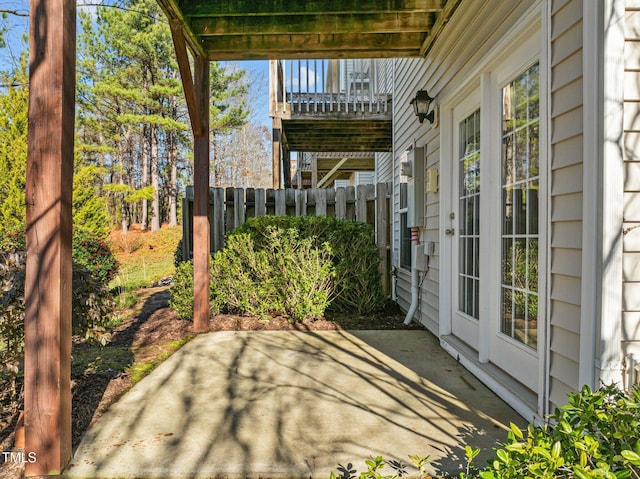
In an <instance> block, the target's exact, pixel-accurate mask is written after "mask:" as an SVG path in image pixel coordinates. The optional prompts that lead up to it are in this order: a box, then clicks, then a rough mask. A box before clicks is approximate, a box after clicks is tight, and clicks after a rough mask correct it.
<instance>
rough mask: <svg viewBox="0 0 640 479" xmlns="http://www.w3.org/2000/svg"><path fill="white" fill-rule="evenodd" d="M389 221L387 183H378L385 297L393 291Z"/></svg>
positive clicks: (378, 239) (378, 232) (378, 237)
mask: <svg viewBox="0 0 640 479" xmlns="http://www.w3.org/2000/svg"><path fill="white" fill-rule="evenodd" d="M388 222H389V212H388V211H387V184H386V183H378V184H377V185H376V244H377V246H378V252H379V254H380V267H379V271H380V277H381V279H382V291H383V292H384V295H385V298H386V297H387V296H389V294H390V292H391V287H390V281H389V275H388V270H389V264H388V263H389V261H388V257H387V229H388Z"/></svg>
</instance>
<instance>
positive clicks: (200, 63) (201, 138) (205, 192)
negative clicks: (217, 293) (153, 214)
mask: <svg viewBox="0 0 640 479" xmlns="http://www.w3.org/2000/svg"><path fill="white" fill-rule="evenodd" d="M194 83H195V92H196V103H197V107H198V110H199V113H200V120H201V122H202V124H201V126H200V131H199V132H198V134H196V133H195V132H194V145H193V156H194V165H193V171H194V174H193V176H194V178H193V189H194V191H193V287H194V299H193V329H194V331H196V332H199V331H206V330H208V329H209V281H210V277H209V254H210V253H209V251H210V244H209V243H210V241H211V240H210V236H209V230H210V227H211V226H210V224H209V213H208V211H209V88H210V79H209V60H208V59H207V58H203V57H197V58H196V59H195V62H194Z"/></svg>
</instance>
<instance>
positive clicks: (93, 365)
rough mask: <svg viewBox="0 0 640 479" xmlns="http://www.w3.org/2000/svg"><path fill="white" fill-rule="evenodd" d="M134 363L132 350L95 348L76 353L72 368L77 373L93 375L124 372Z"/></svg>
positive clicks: (113, 347) (115, 347)
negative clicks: (106, 372) (103, 372)
mask: <svg viewBox="0 0 640 479" xmlns="http://www.w3.org/2000/svg"><path fill="white" fill-rule="evenodd" d="M132 362H133V353H132V351H131V348H128V347H122V346H106V347H103V348H101V347H98V346H95V347H89V348H84V349H82V350H80V351H77V352H75V353H74V355H73V358H72V360H71V367H72V368H73V370H74V371H75V372H78V373H84V374H91V373H98V372H101V371H124V370H126V369H127V368H128V367H129V366H130V365H131V363H132Z"/></svg>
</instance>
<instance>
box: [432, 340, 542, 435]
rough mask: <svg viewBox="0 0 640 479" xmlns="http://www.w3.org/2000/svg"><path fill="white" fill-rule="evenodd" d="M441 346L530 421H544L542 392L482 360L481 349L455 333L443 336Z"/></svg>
mask: <svg viewBox="0 0 640 479" xmlns="http://www.w3.org/2000/svg"><path fill="white" fill-rule="evenodd" d="M440 345H441V346H442V348H443V349H444V350H445V351H447V352H448V353H449V354H451V356H453V357H454V358H456V360H457V361H458V362H459V363H460V364H462V365H463V366H464V367H465V368H466V369H468V370H469V371H470V372H471V373H472V374H473V375H474V376H475V377H477V378H478V379H479V380H480V381H482V382H483V383H484V384H485V385H486V386H487V387H488V388H489V389H491V390H492V391H493V392H494V393H496V394H497V395H498V396H499V397H500V398H502V400H503V401H505V402H506V403H507V404H508V405H509V406H511V407H512V408H513V409H514V410H515V411H516V412H517V413H518V414H520V415H521V416H522V417H523V418H525V419H526V420H527V421H529V422H531V423H534V424H540V423H542V422H544V418H542V417H541V416H540V414H538V412H537V410H538V395H537V394H536V393H535V392H534V391H532V390H531V389H529V388H527V387H526V386H524V385H523V384H522V383H520V382H519V381H517V380H516V379H515V378H514V377H512V376H510V375H509V374H507V373H505V372H504V371H503V370H502V369H500V368H499V367H497V366H496V365H495V364H492V363H481V362H480V361H478V352H477V351H476V350H475V349H473V348H472V347H471V346H469V345H468V344H466V343H465V342H464V341H462V340H460V339H458V338H457V337H455V336H453V335H445V336H440Z"/></svg>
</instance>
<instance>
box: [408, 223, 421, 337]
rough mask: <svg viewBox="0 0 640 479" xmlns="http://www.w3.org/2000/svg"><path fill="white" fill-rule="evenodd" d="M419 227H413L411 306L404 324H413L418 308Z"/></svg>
mask: <svg viewBox="0 0 640 479" xmlns="http://www.w3.org/2000/svg"><path fill="white" fill-rule="evenodd" d="M418 234H419V233H418V228H412V229H411V306H409V311H407V316H406V317H405V318H404V324H406V325H408V324H411V321H412V320H413V315H414V314H415V312H416V309H418V297H419V295H418V288H419V286H418V267H417V258H418V253H419V251H418V248H419V247H420V237H419V236H418Z"/></svg>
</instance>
